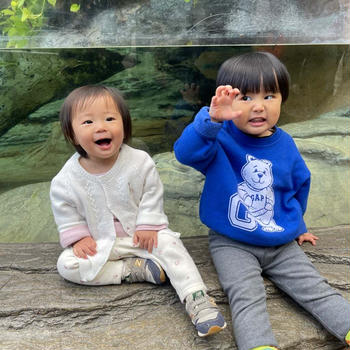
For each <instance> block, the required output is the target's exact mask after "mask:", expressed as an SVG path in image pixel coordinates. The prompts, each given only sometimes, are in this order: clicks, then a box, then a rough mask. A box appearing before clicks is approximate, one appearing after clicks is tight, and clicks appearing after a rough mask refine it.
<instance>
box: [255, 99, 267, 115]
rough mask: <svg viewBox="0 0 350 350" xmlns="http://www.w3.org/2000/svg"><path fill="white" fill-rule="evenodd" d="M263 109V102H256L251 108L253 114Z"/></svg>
mask: <svg viewBox="0 0 350 350" xmlns="http://www.w3.org/2000/svg"><path fill="white" fill-rule="evenodd" d="M264 109H265V106H264V100H260V99H259V100H256V101H255V103H254V106H253V110H254V112H262V111H263V110H264Z"/></svg>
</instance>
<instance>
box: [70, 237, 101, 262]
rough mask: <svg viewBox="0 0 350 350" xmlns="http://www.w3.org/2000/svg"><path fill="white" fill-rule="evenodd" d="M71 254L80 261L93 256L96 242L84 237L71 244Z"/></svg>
mask: <svg viewBox="0 0 350 350" xmlns="http://www.w3.org/2000/svg"><path fill="white" fill-rule="evenodd" d="M73 253H74V255H75V256H77V257H78V258H81V259H87V256H88V255H90V256H93V255H95V254H96V253H97V250H96V242H95V240H94V239H93V238H92V237H84V238H82V239H81V240H80V241H78V242H76V243H74V244H73Z"/></svg>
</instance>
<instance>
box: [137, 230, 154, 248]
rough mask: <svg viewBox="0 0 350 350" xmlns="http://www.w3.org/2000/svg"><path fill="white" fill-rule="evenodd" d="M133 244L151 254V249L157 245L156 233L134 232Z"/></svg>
mask: <svg viewBox="0 0 350 350" xmlns="http://www.w3.org/2000/svg"><path fill="white" fill-rule="evenodd" d="M133 243H134V244H135V245H138V246H139V248H141V249H146V250H148V252H149V253H152V250H153V247H154V248H157V245H158V231H136V232H135V233H134V238H133Z"/></svg>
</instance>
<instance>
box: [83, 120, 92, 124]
mask: <svg viewBox="0 0 350 350" xmlns="http://www.w3.org/2000/svg"><path fill="white" fill-rule="evenodd" d="M83 124H92V120H84V121H83Z"/></svg>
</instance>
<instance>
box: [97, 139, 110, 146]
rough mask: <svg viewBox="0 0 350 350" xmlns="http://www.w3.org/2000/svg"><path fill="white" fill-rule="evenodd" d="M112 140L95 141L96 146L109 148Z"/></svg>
mask: <svg viewBox="0 0 350 350" xmlns="http://www.w3.org/2000/svg"><path fill="white" fill-rule="evenodd" d="M111 141H112V140H111V139H109V138H105V139H100V140H97V141H95V143H96V144H98V145H99V146H108V145H109V144H110V143H111Z"/></svg>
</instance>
